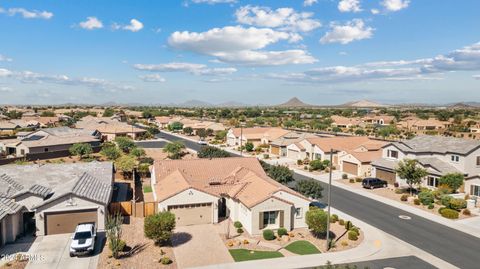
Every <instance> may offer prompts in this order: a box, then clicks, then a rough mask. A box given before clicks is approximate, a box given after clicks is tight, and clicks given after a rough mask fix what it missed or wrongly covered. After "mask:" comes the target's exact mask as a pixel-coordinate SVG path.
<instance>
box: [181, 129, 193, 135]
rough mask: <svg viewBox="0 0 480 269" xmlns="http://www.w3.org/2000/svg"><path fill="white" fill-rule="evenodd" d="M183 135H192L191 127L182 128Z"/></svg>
mask: <svg viewBox="0 0 480 269" xmlns="http://www.w3.org/2000/svg"><path fill="white" fill-rule="evenodd" d="M183 133H184V134H186V135H192V133H193V129H192V127H185V128H183Z"/></svg>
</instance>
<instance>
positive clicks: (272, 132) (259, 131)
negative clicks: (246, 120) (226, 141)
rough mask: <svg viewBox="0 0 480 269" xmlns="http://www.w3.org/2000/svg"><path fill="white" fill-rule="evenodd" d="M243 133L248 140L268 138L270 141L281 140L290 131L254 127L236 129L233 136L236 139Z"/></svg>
mask: <svg viewBox="0 0 480 269" xmlns="http://www.w3.org/2000/svg"><path fill="white" fill-rule="evenodd" d="M241 132H243V136H244V137H245V138H247V139H257V140H259V139H262V138H266V139H268V140H270V141H273V140H275V139H278V138H280V137H281V136H283V135H286V134H288V133H289V132H290V131H288V130H285V129H282V128H278V127H254V128H243V131H242V130H241V128H234V129H233V134H234V135H235V137H239V136H240V133H241Z"/></svg>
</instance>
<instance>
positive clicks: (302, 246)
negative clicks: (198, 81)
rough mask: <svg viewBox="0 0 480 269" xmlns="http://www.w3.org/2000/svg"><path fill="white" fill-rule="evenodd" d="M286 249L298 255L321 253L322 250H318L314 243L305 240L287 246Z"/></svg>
mask: <svg viewBox="0 0 480 269" xmlns="http://www.w3.org/2000/svg"><path fill="white" fill-rule="evenodd" d="M285 249H286V250H288V251H290V252H292V253H295V254H298V255H308V254H317V253H320V250H318V248H317V247H316V246H314V245H313V244H312V243H310V242H308V241H305V240H299V241H295V242H293V243H291V244H289V245H288V246H286V247H285Z"/></svg>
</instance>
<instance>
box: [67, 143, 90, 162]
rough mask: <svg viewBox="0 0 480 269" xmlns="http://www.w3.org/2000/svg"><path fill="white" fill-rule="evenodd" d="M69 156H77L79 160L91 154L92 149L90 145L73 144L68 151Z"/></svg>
mask: <svg viewBox="0 0 480 269" xmlns="http://www.w3.org/2000/svg"><path fill="white" fill-rule="evenodd" d="M69 151H70V154H72V155H75V156H79V157H80V158H81V159H83V158H85V157H88V156H89V155H90V154H92V152H93V149H92V145H90V144H87V143H78V144H73V145H72V146H71V147H70V149H69Z"/></svg>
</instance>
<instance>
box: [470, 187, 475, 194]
mask: <svg viewBox="0 0 480 269" xmlns="http://www.w3.org/2000/svg"><path fill="white" fill-rule="evenodd" d="M470 195H475V189H474V185H470Z"/></svg>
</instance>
